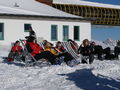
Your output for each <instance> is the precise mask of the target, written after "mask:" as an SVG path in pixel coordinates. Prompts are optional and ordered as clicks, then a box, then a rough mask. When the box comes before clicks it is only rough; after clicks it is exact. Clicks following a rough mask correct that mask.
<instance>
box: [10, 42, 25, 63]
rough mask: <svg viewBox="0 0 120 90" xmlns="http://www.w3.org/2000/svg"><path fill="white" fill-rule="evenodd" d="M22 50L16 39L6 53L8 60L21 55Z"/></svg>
mask: <svg viewBox="0 0 120 90" xmlns="http://www.w3.org/2000/svg"><path fill="white" fill-rule="evenodd" d="M22 52H23V49H22V47H21V46H20V42H19V41H16V42H15V44H14V46H13V47H12V48H11V51H10V53H9V55H8V61H14V58H15V56H19V55H21V54H22Z"/></svg>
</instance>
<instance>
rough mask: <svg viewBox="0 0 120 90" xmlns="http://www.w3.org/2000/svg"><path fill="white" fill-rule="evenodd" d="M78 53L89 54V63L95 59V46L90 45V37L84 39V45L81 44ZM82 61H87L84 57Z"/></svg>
mask: <svg viewBox="0 0 120 90" xmlns="http://www.w3.org/2000/svg"><path fill="white" fill-rule="evenodd" d="M78 53H79V54H82V55H83V56H88V58H89V63H90V64H91V63H93V61H94V55H93V48H92V46H91V45H90V42H89V40H88V39H85V40H83V42H82V45H80V47H79V49H78ZM82 63H87V62H86V61H85V60H84V59H82Z"/></svg>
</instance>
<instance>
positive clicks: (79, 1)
mask: <svg viewBox="0 0 120 90" xmlns="http://www.w3.org/2000/svg"><path fill="white" fill-rule="evenodd" d="M53 3H56V4H75V5H84V6H95V7H104V8H113V9H120V6H118V5H111V4H103V3H97V2H90V1H83V0H53Z"/></svg>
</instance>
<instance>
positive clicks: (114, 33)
mask: <svg viewBox="0 0 120 90" xmlns="http://www.w3.org/2000/svg"><path fill="white" fill-rule="evenodd" d="M84 1H91V2H99V3H105V4H114V5H120V0H84ZM108 38H111V39H113V40H120V28H118V27H117V28H112V27H110V28H93V27H92V39H94V40H99V41H104V40H106V39H108Z"/></svg>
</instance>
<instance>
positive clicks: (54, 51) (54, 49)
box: [45, 47, 62, 55]
mask: <svg viewBox="0 0 120 90" xmlns="http://www.w3.org/2000/svg"><path fill="white" fill-rule="evenodd" d="M45 51H49V52H51V53H52V54H54V55H58V54H59V53H62V52H61V51H60V50H59V49H57V48H54V47H51V48H46V49H45Z"/></svg>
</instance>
